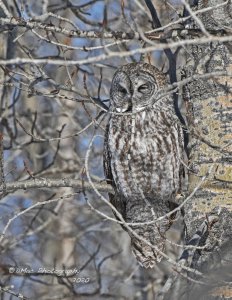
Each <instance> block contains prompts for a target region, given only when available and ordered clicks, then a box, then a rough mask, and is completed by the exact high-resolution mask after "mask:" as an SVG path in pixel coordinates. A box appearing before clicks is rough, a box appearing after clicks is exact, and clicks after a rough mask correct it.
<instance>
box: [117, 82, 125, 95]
mask: <svg viewBox="0 0 232 300" xmlns="http://www.w3.org/2000/svg"><path fill="white" fill-rule="evenodd" d="M118 91H119V93H121V94H123V95H126V94H127V90H126V89H125V88H124V87H123V86H121V85H120V84H119V85H118Z"/></svg>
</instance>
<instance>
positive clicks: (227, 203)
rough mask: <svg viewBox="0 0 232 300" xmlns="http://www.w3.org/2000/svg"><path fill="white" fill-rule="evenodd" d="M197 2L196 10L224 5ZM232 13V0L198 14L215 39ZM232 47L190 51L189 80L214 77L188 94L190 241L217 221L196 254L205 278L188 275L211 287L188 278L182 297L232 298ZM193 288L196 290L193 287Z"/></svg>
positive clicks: (192, 85)
mask: <svg viewBox="0 0 232 300" xmlns="http://www.w3.org/2000/svg"><path fill="white" fill-rule="evenodd" d="M194 2H195V3H194V6H193V7H192V10H193V12H194V11H196V10H199V9H202V8H205V7H211V6H215V5H217V4H220V3H223V2H225V1H222V0H208V1H207V0H206V1H203V0H200V1H198V4H196V2H197V1H194ZM231 12H232V4H231V1H227V5H224V6H222V7H220V8H217V9H214V10H211V11H208V12H206V13H203V14H198V15H197V16H198V18H199V19H200V21H201V22H202V23H203V25H204V28H205V29H206V30H207V31H208V33H209V34H211V33H214V37H215V35H221V34H226V33H227V30H228V28H230V30H231V25H232V14H231ZM199 19H198V20H196V19H195V22H194V23H192V24H187V26H188V29H189V28H190V30H189V31H191V29H197V28H198V29H199V28H200V26H199V24H200V23H201V22H199ZM197 23H198V24H197ZM201 30H202V28H201ZM203 31H204V30H203ZM201 34H202V33H201ZM206 34H207V32H206ZM206 37H207V36H206ZM189 38H191V36H190V37H189ZM192 38H193V37H192ZM231 46H232V45H231V43H224V44H222V43H219V42H210V43H205V44H198V45H192V46H190V47H188V49H187V50H188V54H187V64H186V67H185V68H184V73H185V75H186V77H187V78H189V77H191V76H193V75H196V74H198V75H199V77H200V76H201V75H203V74H206V73H210V74H211V75H212V77H211V78H209V79H204V78H199V79H197V80H193V81H191V83H190V84H188V85H187V86H186V87H185V91H184V98H185V100H186V107H187V119H188V129H189V135H190V143H189V149H190V162H189V167H190V169H191V170H192V171H190V172H189V191H190V192H192V191H193V190H194V189H195V188H196V186H197V185H199V184H200V187H199V188H198V189H197V192H196V193H195V194H194V196H193V197H192V198H191V200H190V201H189V202H188V203H187V204H186V205H185V223H186V240H187V241H188V240H189V239H190V238H191V237H192V236H193V235H194V234H195V233H196V232H197V231H198V229H199V227H200V225H201V224H202V223H203V222H204V221H205V220H207V218H208V217H209V216H212V215H215V216H216V217H217V221H216V222H214V223H212V224H209V226H208V229H207V230H206V233H205V234H204V235H203V236H202V238H201V240H200V244H199V245H200V246H205V248H204V249H203V250H199V249H198V250H195V252H194V255H193V259H192V265H191V267H192V268H194V269H197V270H198V271H201V272H203V273H204V276H206V277H199V276H198V277H196V276H195V277H193V275H192V274H187V275H188V276H189V277H191V278H194V279H197V280H200V281H201V282H204V283H206V285H205V284H204V285H201V284H199V283H193V282H192V281H189V280H187V281H188V282H185V290H184V292H183V289H181V292H180V293H183V294H179V299H224V298H223V297H228V295H229V298H230V297H231V298H232V288H230V287H229V286H227V284H226V283H225V281H228V274H227V267H228V264H230V267H232V251H231V247H232V218H231V217H232V190H231V188H232V154H231V153H232V152H231V151H232V95H231V88H232V79H231V73H232V59H231ZM214 72H224V73H225V75H224V76H223V75H215V76H213V74H212V73H214ZM227 72H228V76H226V73H227ZM204 176H205V177H204ZM223 281H224V283H223ZM230 281H231V278H230ZM190 284H191V285H192V286H193V288H192V289H190V288H189V285H190ZM186 287H187V288H186ZM196 288H197V289H196ZM196 290H198V292H196ZM187 291H188V292H187ZM199 292H200V294H199V295H198V293H199ZM199 296H200V298H199Z"/></svg>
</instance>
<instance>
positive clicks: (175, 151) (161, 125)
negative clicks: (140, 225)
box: [108, 109, 182, 201]
mask: <svg viewBox="0 0 232 300" xmlns="http://www.w3.org/2000/svg"><path fill="white" fill-rule="evenodd" d="M179 135H180V130H179V128H178V124H177V123H176V121H175V119H174V118H173V117H172V115H171V114H170V113H168V111H167V112H165V111H155V110H154V109H150V110H144V111H141V112H139V113H137V114H133V115H127V116H123V115H112V117H111V120H110V126H109V144H108V147H109V154H110V157H111V158H110V167H111V171H112V175H113V178H114V182H115V184H116V188H117V190H118V192H119V193H120V194H122V195H123V196H124V197H125V198H126V199H129V198H133V199H136V198H137V199H141V197H142V198H144V199H149V198H156V200H157V201H158V199H160V200H161V201H163V200H164V199H167V200H171V199H172V198H173V197H175V194H176V193H177V191H178V189H179V171H180V170H179V169H180V157H181V155H182V149H181V146H180V144H181V143H180V138H181V137H180V136H179Z"/></svg>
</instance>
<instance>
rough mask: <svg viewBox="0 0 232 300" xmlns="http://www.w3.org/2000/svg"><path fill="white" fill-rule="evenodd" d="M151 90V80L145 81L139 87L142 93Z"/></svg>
mask: <svg viewBox="0 0 232 300" xmlns="http://www.w3.org/2000/svg"><path fill="white" fill-rule="evenodd" d="M150 90H151V84H150V83H149V82H148V83H144V84H142V85H140V86H139V87H138V92H140V93H148V92H150Z"/></svg>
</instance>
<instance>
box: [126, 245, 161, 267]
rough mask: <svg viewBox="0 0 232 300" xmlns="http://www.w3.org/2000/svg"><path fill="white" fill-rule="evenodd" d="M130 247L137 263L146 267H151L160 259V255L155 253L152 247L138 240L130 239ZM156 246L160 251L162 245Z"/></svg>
mask: <svg viewBox="0 0 232 300" xmlns="http://www.w3.org/2000/svg"><path fill="white" fill-rule="evenodd" d="M160 246H161V247H160ZM131 247H132V252H133V254H134V255H135V257H136V259H137V261H138V263H139V264H140V265H141V266H142V267H144V268H146V269H148V268H153V267H154V266H155V264H156V263H158V262H160V261H161V259H162V255H160V254H159V253H157V252H156V251H155V249H154V248H152V247H150V246H149V245H147V244H145V243H143V242H141V241H139V240H133V241H131ZM158 248H159V249H160V250H161V251H162V250H163V248H164V245H163V244H162V245H159V247H158Z"/></svg>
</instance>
